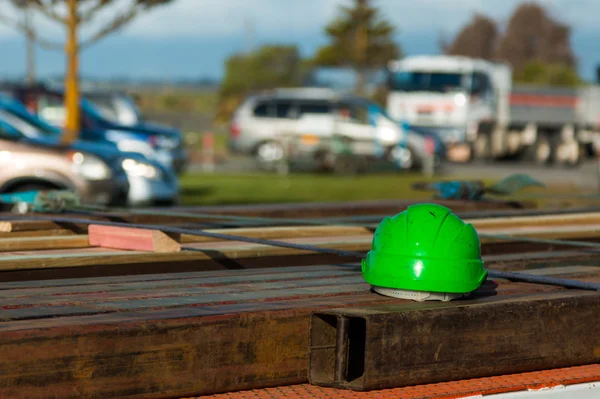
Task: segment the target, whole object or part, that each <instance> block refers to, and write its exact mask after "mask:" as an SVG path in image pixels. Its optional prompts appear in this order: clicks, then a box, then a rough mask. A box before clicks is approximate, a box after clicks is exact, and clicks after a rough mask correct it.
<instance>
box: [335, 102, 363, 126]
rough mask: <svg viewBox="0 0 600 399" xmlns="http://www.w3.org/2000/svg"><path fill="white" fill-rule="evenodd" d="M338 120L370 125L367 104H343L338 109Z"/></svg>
mask: <svg viewBox="0 0 600 399" xmlns="http://www.w3.org/2000/svg"><path fill="white" fill-rule="evenodd" d="M336 113H337V116H338V118H340V119H341V120H343V121H346V122H351V123H360V124H363V125H369V124H370V121H369V109H368V107H367V105H365V104H358V103H353V102H341V103H340V104H338V106H337V107H336Z"/></svg>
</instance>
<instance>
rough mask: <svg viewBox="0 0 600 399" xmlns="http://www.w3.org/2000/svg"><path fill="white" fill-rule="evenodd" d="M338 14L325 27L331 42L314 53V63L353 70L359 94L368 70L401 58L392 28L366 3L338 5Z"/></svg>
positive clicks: (366, 0) (366, 1) (363, 88)
mask: <svg viewBox="0 0 600 399" xmlns="http://www.w3.org/2000/svg"><path fill="white" fill-rule="evenodd" d="M340 13H341V15H340V16H339V17H337V18H336V19H335V20H334V21H332V22H331V23H330V24H329V25H327V27H326V28H325V32H326V34H327V36H329V39H330V41H331V42H330V43H329V44H328V45H326V46H324V47H322V48H320V49H319V50H318V51H317V53H316V54H315V57H314V63H315V64H316V65H321V66H347V67H351V68H353V69H354V70H355V71H356V72H357V74H358V81H357V87H356V91H357V92H358V93H360V94H363V93H364V91H365V84H366V75H367V72H368V71H369V70H370V69H378V68H381V67H384V66H385V65H386V64H387V62H388V61H390V60H393V59H398V58H400V57H401V51H400V48H399V47H398V45H397V44H396V43H395V42H394V40H393V35H394V32H395V29H394V27H393V26H392V25H391V24H390V23H389V22H388V21H386V20H384V19H382V18H381V17H380V15H379V12H378V10H377V8H375V7H373V6H372V5H371V3H370V1H369V0H355V1H354V5H353V6H352V7H346V6H342V7H341V10H340Z"/></svg>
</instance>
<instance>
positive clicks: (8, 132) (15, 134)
mask: <svg viewBox="0 0 600 399" xmlns="http://www.w3.org/2000/svg"><path fill="white" fill-rule="evenodd" d="M21 137H23V135H22V134H21V133H20V132H19V131H18V130H17V129H15V128H14V127H13V126H11V125H10V124H8V123H6V122H5V121H3V120H0V139H4V140H15V139H19V138H21Z"/></svg>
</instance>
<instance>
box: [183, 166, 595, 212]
mask: <svg viewBox="0 0 600 399" xmlns="http://www.w3.org/2000/svg"><path fill="white" fill-rule="evenodd" d="M456 178H458V179H460V178H461V177H454V176H453V177H452V179H456ZM462 178H464V179H472V177H462ZM438 179H439V178H436V179H434V180H438ZM445 179H449V178H445ZM425 180H426V178H425V177H424V176H423V175H421V174H419V173H412V174H409V173H385V174H368V175H360V176H339V175H328V174H291V175H289V176H279V175H275V174H260V173H255V174H250V173H248V174H219V173H217V174H203V173H190V174H187V175H185V176H183V177H182V179H181V189H182V204H183V205H224V204H258V203H289V202H321V201H322V202H336V201H361V200H385V199H406V200H431V199H432V198H433V193H432V192H425V191H416V190H413V189H412V187H411V185H412V184H413V183H415V182H418V181H419V182H420V181H425ZM484 182H485V183H486V184H492V183H493V182H495V179H494V180H492V179H484ZM581 194H584V193H583V192H580V191H577V190H576V189H575V188H574V187H571V186H568V185H567V186H552V187H548V188H544V189H541V188H528V189H524V190H522V191H521V192H519V193H516V195H515V196H514V197H513V199H521V200H526V201H535V202H536V203H537V205H538V206H539V207H552V208H567V207H573V206H590V205H594V203H595V204H599V203H600V197H598V198H596V199H595V200H589V199H577V198H576V197H577V196H578V195H581ZM496 198H497V199H500V198H501V197H496Z"/></svg>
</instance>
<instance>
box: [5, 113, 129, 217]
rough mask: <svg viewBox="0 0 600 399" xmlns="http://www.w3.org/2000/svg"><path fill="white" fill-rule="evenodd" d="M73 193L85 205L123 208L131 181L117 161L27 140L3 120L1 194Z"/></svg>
mask: <svg viewBox="0 0 600 399" xmlns="http://www.w3.org/2000/svg"><path fill="white" fill-rule="evenodd" d="M51 189H62V190H73V191H75V192H76V193H78V194H79V196H80V198H81V200H82V202H83V203H85V204H93V205H109V206H110V205H114V206H123V205H125V203H126V201H127V196H128V192H129V182H128V179H127V175H126V174H125V171H124V170H123V167H122V165H121V161H120V159H118V158H112V157H107V156H106V155H103V156H101V155H100V154H99V153H97V152H94V151H88V149H84V148H80V147H69V148H65V147H58V146H54V145H48V144H45V143H43V142H40V143H36V142H35V141H34V140H27V139H24V136H23V135H22V134H21V132H19V131H18V130H17V129H15V128H14V127H13V126H12V125H10V124H8V123H6V122H5V121H4V120H2V119H0V193H3V194H4V193H15V192H24V191H32V190H51Z"/></svg>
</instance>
